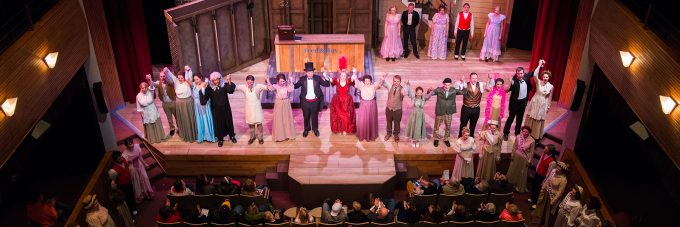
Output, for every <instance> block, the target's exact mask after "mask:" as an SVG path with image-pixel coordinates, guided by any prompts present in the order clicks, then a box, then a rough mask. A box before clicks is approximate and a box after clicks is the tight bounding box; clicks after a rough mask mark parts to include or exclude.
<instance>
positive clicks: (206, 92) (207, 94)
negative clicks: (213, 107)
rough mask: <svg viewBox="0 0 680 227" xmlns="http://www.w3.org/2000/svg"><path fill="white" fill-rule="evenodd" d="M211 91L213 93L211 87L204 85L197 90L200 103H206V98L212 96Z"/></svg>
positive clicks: (208, 98)
mask: <svg viewBox="0 0 680 227" xmlns="http://www.w3.org/2000/svg"><path fill="white" fill-rule="evenodd" d="M212 93H213V90H212V87H204V88H202V89H201V91H200V92H198V97H199V98H200V100H201V105H204V106H205V105H207V104H208V100H210V98H212Z"/></svg>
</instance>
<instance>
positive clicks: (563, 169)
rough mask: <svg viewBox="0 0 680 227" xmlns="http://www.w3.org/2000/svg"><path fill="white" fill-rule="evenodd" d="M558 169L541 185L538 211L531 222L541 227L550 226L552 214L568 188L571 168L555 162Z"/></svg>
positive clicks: (533, 214)
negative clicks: (568, 174) (568, 176)
mask: <svg viewBox="0 0 680 227" xmlns="http://www.w3.org/2000/svg"><path fill="white" fill-rule="evenodd" d="M555 163H556V165H557V167H556V168H553V170H552V171H550V173H549V174H548V176H546V178H545V180H544V181H543V184H542V185H541V194H540V195H539V196H538V200H537V201H536V209H534V211H532V212H531V217H532V218H531V220H532V221H531V222H532V223H533V224H538V225H539V226H550V224H551V223H550V218H551V214H552V213H554V208H556V206H557V204H558V202H559V199H560V198H562V194H563V193H564V189H565V188H566V187H567V177H566V174H567V171H568V170H569V166H567V164H565V163H564V162H559V161H558V162H555Z"/></svg>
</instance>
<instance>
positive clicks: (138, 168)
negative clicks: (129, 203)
mask: <svg viewBox="0 0 680 227" xmlns="http://www.w3.org/2000/svg"><path fill="white" fill-rule="evenodd" d="M123 158H125V160H128V163H129V169H130V178H131V181H132V188H133V190H134V193H135V199H136V201H137V202H141V201H142V200H143V199H145V198H148V199H151V198H153V188H152V187H151V182H149V176H148V175H147V174H146V165H145V164H144V159H143V158H142V149H141V148H139V144H134V145H133V146H132V150H128V149H126V150H125V152H123Z"/></svg>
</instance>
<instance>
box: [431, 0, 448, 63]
mask: <svg viewBox="0 0 680 227" xmlns="http://www.w3.org/2000/svg"><path fill="white" fill-rule="evenodd" d="M430 27H432V33H431V34H430V45H429V47H428V48H427V56H430V57H431V58H432V60H435V59H441V60H445V59H446V40H447V39H448V35H449V14H447V13H446V7H444V6H443V5H440V6H439V12H438V13H435V14H434V16H432V22H431V23H430Z"/></svg>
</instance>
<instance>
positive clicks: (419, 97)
mask: <svg viewBox="0 0 680 227" xmlns="http://www.w3.org/2000/svg"><path fill="white" fill-rule="evenodd" d="M406 89H407V90H408V97H409V98H411V100H412V101H413V110H411V114H410V115H409V117H408V121H407V122H406V129H405V130H406V137H409V138H411V142H412V144H411V146H412V147H420V141H423V140H427V130H425V129H426V128H425V114H424V113H423V107H425V102H427V100H429V99H430V97H432V96H431V95H430V94H429V93H428V94H425V95H423V88H422V87H417V88H416V90H415V92H413V91H411V89H410V85H409V83H406Z"/></svg>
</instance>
